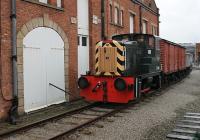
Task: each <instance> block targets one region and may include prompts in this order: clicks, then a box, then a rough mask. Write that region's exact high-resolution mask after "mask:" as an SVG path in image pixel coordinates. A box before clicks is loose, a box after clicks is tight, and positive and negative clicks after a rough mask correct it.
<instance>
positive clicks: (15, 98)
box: [9, 0, 18, 124]
mask: <svg viewBox="0 0 200 140" xmlns="http://www.w3.org/2000/svg"><path fill="white" fill-rule="evenodd" d="M10 18H11V24H12V25H11V31H12V33H11V42H12V87H13V88H12V96H13V99H12V106H11V109H10V111H9V121H10V123H11V124H16V117H17V115H18V111H17V110H18V92H17V37H16V36H17V29H16V26H17V25H16V0H11V16H10Z"/></svg>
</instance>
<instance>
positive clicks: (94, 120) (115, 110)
mask: <svg viewBox="0 0 200 140" xmlns="http://www.w3.org/2000/svg"><path fill="white" fill-rule="evenodd" d="M128 107H129V106H122V107H120V108H118V109H114V110H112V111H110V112H108V113H105V114H103V115H101V116H98V117H96V118H94V119H91V120H89V121H87V122H85V123H83V124H80V125H78V126H76V127H74V128H72V129H70V130H67V131H66V132H64V133H61V134H58V135H57V136H54V137H52V138H50V139H48V140H56V139H59V138H61V137H63V136H68V135H70V134H72V133H74V132H75V131H77V130H79V129H81V128H84V127H86V126H89V125H91V124H92V123H95V122H97V121H99V120H101V119H103V118H105V117H108V116H111V115H113V114H116V113H118V112H120V111H121V110H123V109H126V108H128Z"/></svg>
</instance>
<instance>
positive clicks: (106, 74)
mask: <svg viewBox="0 0 200 140" xmlns="http://www.w3.org/2000/svg"><path fill="white" fill-rule="evenodd" d="M168 44H172V43H170V42H168ZM160 45H162V44H161V39H160V38H159V37H155V36H153V35H148V34H123V35H116V36H114V37H113V38H112V40H103V41H100V42H98V43H97V44H96V48H95V49H96V50H95V51H96V54H95V72H93V73H92V72H87V74H86V75H82V76H81V77H80V78H79V80H78V86H79V88H80V96H82V97H84V98H85V99H86V100H88V101H100V102H110V103H128V102H129V101H131V100H136V99H140V97H141V95H142V94H148V93H149V92H151V91H152V90H155V89H158V88H160V87H161V85H162V84H161V83H163V81H165V80H166V79H167V80H168V78H170V77H173V76H174V74H175V73H176V72H178V70H177V71H175V72H172V73H163V71H162V69H163V65H162V62H161V60H162V58H161V57H162V56H165V55H163V52H162V51H161V46H160ZM183 50H185V49H183ZM164 52H165V51H164ZM177 55H178V54H177ZM163 79H165V80H163Z"/></svg>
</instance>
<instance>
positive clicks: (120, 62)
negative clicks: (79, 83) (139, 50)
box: [95, 40, 125, 76]
mask: <svg viewBox="0 0 200 140" xmlns="http://www.w3.org/2000/svg"><path fill="white" fill-rule="evenodd" d="M124 51H125V47H124V46H123V45H121V44H120V43H118V42H117V41H115V40H112V41H109V42H103V41H100V42H98V43H97V45H96V54H95V60H96V63H95V70H96V74H95V75H97V76H100V75H101V76H121V74H122V73H123V71H124V70H125V56H124V54H125V53H124Z"/></svg>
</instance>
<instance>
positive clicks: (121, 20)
mask: <svg viewBox="0 0 200 140" xmlns="http://www.w3.org/2000/svg"><path fill="white" fill-rule="evenodd" d="M120 25H121V26H123V25H124V11H123V10H121V11H120Z"/></svg>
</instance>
